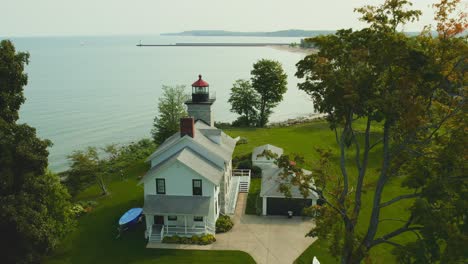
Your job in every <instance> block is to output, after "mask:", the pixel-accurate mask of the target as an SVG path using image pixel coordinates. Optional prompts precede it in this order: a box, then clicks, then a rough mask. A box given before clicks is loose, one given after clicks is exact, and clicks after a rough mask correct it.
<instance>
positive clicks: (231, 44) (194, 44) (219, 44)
mask: <svg viewBox="0 0 468 264" xmlns="http://www.w3.org/2000/svg"><path fill="white" fill-rule="evenodd" d="M288 45H289V43H216V42H213V43H197V42H193V43H176V44H141V43H140V44H137V47H268V46H288Z"/></svg>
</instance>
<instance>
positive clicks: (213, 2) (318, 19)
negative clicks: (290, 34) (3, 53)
mask: <svg viewBox="0 0 468 264" xmlns="http://www.w3.org/2000/svg"><path fill="white" fill-rule="evenodd" d="M0 2H1V4H0V7H1V9H2V10H1V12H0V13H1V15H0V37H1V36H31V35H41V36H42V35H46V36H50V35H111V34H158V33H162V32H178V31H184V30H194V29H224V30H235V31H273V30H281V29H293V28H294V29H309V30H319V29H323V30H334V29H339V28H349V27H353V28H359V27H361V26H362V23H361V22H359V21H358V19H357V17H358V16H357V14H355V13H354V12H353V9H354V8H355V7H360V6H362V5H365V4H377V3H382V2H383V0H367V1H365V0H231V1H227V0H166V1H162V0H0ZM413 2H415V4H414V6H413V7H414V8H416V9H419V10H421V11H423V16H422V17H421V19H420V21H419V22H418V23H415V24H412V25H408V26H407V27H406V30H407V31H415V30H420V29H421V28H422V26H423V25H426V24H429V23H432V21H433V20H432V17H433V9H432V8H431V4H432V3H433V2H435V0H413Z"/></svg>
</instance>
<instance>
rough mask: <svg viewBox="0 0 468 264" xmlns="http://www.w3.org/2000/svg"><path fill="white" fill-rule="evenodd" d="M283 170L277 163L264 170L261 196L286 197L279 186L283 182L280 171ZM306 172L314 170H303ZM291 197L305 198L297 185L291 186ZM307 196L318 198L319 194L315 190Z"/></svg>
mask: <svg viewBox="0 0 468 264" xmlns="http://www.w3.org/2000/svg"><path fill="white" fill-rule="evenodd" d="M282 171H283V170H282V169H280V168H278V166H276V165H273V164H272V165H271V166H268V167H266V168H263V170H262V187H261V191H260V197H285V195H284V193H282V192H280V190H279V186H280V183H281V179H280V173H281V172H282ZM302 171H303V172H304V173H305V174H310V173H312V172H310V171H308V170H304V169H303V170H302ZM291 198H301V199H303V198H304V195H302V193H301V192H300V191H299V188H298V187H297V186H291ZM307 198H309V199H310V198H313V199H318V196H317V194H316V193H314V192H310V193H309V196H308V197H307Z"/></svg>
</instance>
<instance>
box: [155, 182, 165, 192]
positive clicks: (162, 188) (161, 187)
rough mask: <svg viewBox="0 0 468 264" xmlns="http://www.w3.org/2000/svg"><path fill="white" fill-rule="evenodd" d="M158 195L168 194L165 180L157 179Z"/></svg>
mask: <svg viewBox="0 0 468 264" xmlns="http://www.w3.org/2000/svg"><path fill="white" fill-rule="evenodd" d="M156 193H157V194H166V180H165V179H156Z"/></svg>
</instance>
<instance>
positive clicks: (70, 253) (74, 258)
mask: <svg viewBox="0 0 468 264" xmlns="http://www.w3.org/2000/svg"><path fill="white" fill-rule="evenodd" d="M358 125H360V126H361V127H362V124H358ZM226 132H227V133H228V134H230V135H231V136H235V137H236V136H242V137H245V138H247V139H248V144H243V145H239V146H237V147H236V151H235V154H234V155H235V156H241V155H245V154H248V153H250V152H251V151H252V149H253V148H254V147H256V146H260V145H263V144H267V143H269V144H273V145H277V146H279V147H282V148H283V149H284V150H285V152H286V153H298V154H301V155H303V156H304V158H305V161H306V166H305V168H307V169H311V168H312V167H313V164H314V161H316V160H317V158H318V154H317V153H316V152H315V150H314V149H315V148H317V147H319V148H331V149H332V152H333V154H334V158H333V163H334V164H338V149H337V144H336V141H335V136H334V134H333V133H332V131H330V130H329V128H328V124H327V123H326V122H323V121H317V122H313V123H308V124H302V125H297V126H292V127H281V128H262V129H258V128H239V129H228V130H226ZM373 132H374V133H375V135H376V136H378V134H379V133H380V132H381V131H380V130H379V129H377V130H375V131H373ZM380 154H381V150H380V149H379V148H376V149H374V150H373V151H372V152H371V154H370V162H369V171H368V176H366V177H367V183H372V182H373V181H375V179H376V175H377V172H378V167H379V165H380V161H381V158H380ZM348 156H349V157H348V159H349V160H348V164H351V163H352V161H353V155H352V153H350V155H348ZM147 169H148V168H147V165H146V164H144V163H143V162H139V163H136V164H134V166H132V167H130V168H128V170H127V173H126V175H127V177H126V180H124V181H122V180H121V179H115V181H114V182H112V183H110V184H109V190H110V192H111V194H110V195H109V196H106V197H101V196H99V193H100V191H99V190H98V188H97V187H96V186H93V187H91V188H89V189H87V190H86V191H85V192H83V193H81V194H80V195H79V196H78V199H81V200H95V201H97V202H98V203H99V204H98V206H97V207H96V208H95V210H94V211H92V212H91V213H89V214H87V215H84V216H82V217H81V218H80V219H79V223H78V229H77V230H76V232H74V233H73V234H70V236H69V237H68V238H67V239H66V240H65V241H64V242H63V243H62V245H61V246H60V247H59V249H58V250H56V251H55V252H54V254H53V256H52V257H50V258H48V259H47V260H46V262H47V263H254V261H253V259H252V258H251V257H250V255H248V254H247V253H244V252H240V251H188V250H157V249H146V248H145V245H146V241H145V239H144V228H143V227H140V228H139V229H136V230H132V231H129V232H127V233H125V234H124V235H123V236H122V237H121V238H119V239H115V237H116V235H117V232H116V228H117V224H116V223H117V221H118V219H119V217H120V216H121V215H122V214H123V213H124V212H125V211H126V210H128V208H131V207H141V206H142V204H143V188H142V186H137V180H136V178H137V176H141V175H143V174H144V173H145V172H146V170H147ZM349 169H350V170H349V172H350V173H351V174H352V175H353V174H354V175H355V174H356V170H355V169H353V167H352V166H350V167H349ZM335 170H336V171H337V173H339V171H338V168H337V167H336V168H335ZM351 180H352V179H351ZM260 185H261V180H260V179H252V184H251V189H250V190H249V193H251V194H257V195H258V193H259V191H260ZM405 192H407V190H404V189H403V188H401V187H400V180H399V179H393V180H392V181H391V182H390V183H389V184H388V185H387V187H386V188H385V190H384V195H383V196H384V197H383V201H386V200H388V199H390V198H392V197H394V196H396V195H399V194H401V193H405ZM372 195H373V193H372V190H369V191H368V192H367V193H366V194H364V196H363V209H362V213H361V215H360V218H359V225H358V227H357V228H358V230H360V231H361V232H364V231H365V228H366V226H367V224H368V222H369V216H370V207H369V206H370V203H371V201H372V200H371V199H372ZM249 196H252V195H249ZM252 197H253V196H252ZM408 204H409V201H406V203H401V204H398V206H389V207H386V208H384V210H383V212H382V218H395V216H401V217H406V216H407V211H406V207H407V206H408ZM246 210H247V213H253V214H255V199H252V198H250V199H249V198H248V201H247V208H246ZM399 224H400V223H398V222H386V223H385V225H381V226H380V227H379V233H380V234H382V233H386V232H388V231H391V230H393V229H394V228H396V227H398V226H399ZM410 239H413V236H412V235H411V234H408V235H406V236H402V237H400V238H398V240H396V242H405V241H408V240H410ZM327 246H328V245H327V241H317V242H315V243H313V244H312V245H311V246H310V247H309V248H308V249H307V250H306V251H305V252H304V253H303V254H302V255H301V256H300V257H299V258H298V259H297V260H296V263H311V262H312V258H313V256H317V257H318V259H319V260H320V261H321V263H327V264H328V263H337V262H338V261H337V260H335V259H334V258H333V257H331V256H330V255H329V254H328V253H327ZM391 249H392V247H391V246H388V245H382V246H379V247H376V248H374V249H373V250H372V252H371V257H372V261H373V263H395V259H394V257H393V256H392V255H391V252H390V251H391Z"/></svg>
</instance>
